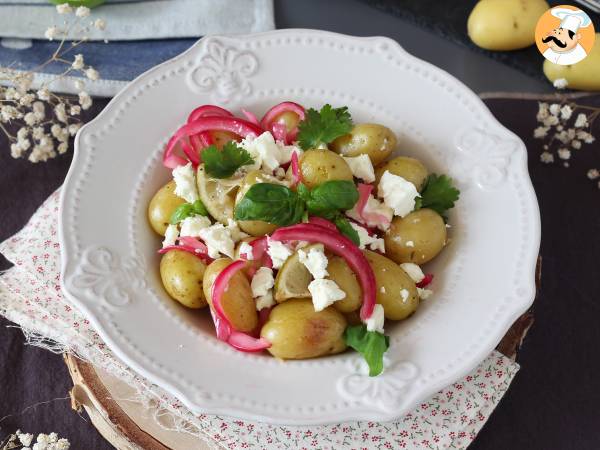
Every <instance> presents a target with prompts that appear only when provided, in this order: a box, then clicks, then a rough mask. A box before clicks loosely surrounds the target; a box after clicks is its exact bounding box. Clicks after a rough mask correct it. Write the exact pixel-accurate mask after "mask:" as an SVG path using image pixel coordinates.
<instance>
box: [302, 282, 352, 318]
mask: <svg viewBox="0 0 600 450" xmlns="http://www.w3.org/2000/svg"><path fill="white" fill-rule="evenodd" d="M308 291H309V292H310V295H312V302H313V306H314V308H315V311H323V310H324V309H325V308H327V307H328V306H329V305H332V304H333V303H335V302H337V301H338V300H341V299H343V298H345V297H346V293H345V292H344V291H342V290H341V289H340V288H339V286H338V285H337V284H336V282H335V281H333V280H328V279H326V278H322V279H320V280H313V281H311V282H310V284H309V285H308Z"/></svg>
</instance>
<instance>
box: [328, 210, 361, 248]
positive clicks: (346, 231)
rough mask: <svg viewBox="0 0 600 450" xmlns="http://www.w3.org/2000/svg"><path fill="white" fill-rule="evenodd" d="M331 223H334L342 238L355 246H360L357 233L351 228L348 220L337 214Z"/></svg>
mask: <svg viewBox="0 0 600 450" xmlns="http://www.w3.org/2000/svg"><path fill="white" fill-rule="evenodd" d="M333 223H335V226H336V227H337V229H338V230H340V233H342V234H343V235H344V236H346V237H347V238H348V239H350V240H351V241H352V242H354V244H355V245H357V246H359V245H360V238H359V237H358V231H356V230H355V229H354V228H352V225H350V221H349V220H348V219H346V218H345V217H344V216H342V215H341V214H338V216H337V217H336V218H335V219H334V220H333Z"/></svg>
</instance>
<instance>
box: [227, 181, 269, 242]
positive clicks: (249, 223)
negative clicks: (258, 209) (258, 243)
mask: <svg viewBox="0 0 600 450" xmlns="http://www.w3.org/2000/svg"><path fill="white" fill-rule="evenodd" d="M257 183H274V184H279V182H278V181H277V179H276V178H274V177H271V176H269V175H267V174H265V173H263V172H261V171H260V170H253V171H251V172H248V174H246V176H245V177H244V181H242V185H241V187H240V190H239V191H238V193H237V195H236V198H235V203H236V205H237V204H238V203H239V202H240V201H241V200H242V199H243V198H244V195H246V192H248V190H249V189H250V188H251V187H252V186H253V185H255V184H257ZM238 225H239V227H240V229H241V230H242V231H245V232H246V233H248V234H250V235H252V236H264V235H265V234H271V233H272V232H273V231H275V229H276V228H277V225H273V224H271V223H268V222H264V221H262V220H240V221H239V222H238Z"/></svg>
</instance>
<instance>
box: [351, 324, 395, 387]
mask: <svg viewBox="0 0 600 450" xmlns="http://www.w3.org/2000/svg"><path fill="white" fill-rule="evenodd" d="M344 340H345V341H346V345H348V346H349V347H352V348H353V349H354V350H356V351H357V352H358V353H360V354H361V355H363V357H364V358H365V361H366V362H367V364H368V365H369V376H370V377H375V376H377V375H379V374H380V373H381V372H383V354H384V353H385V352H386V351H387V349H388V348H389V347H390V338H389V337H388V336H385V335H384V334H382V333H379V332H377V331H368V330H367V326H366V325H364V324H363V325H355V326H350V327H348V328H346V331H344Z"/></svg>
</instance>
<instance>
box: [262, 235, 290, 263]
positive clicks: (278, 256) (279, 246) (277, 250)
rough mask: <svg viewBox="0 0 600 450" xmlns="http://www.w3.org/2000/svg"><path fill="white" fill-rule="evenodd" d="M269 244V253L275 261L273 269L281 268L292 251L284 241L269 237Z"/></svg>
mask: <svg viewBox="0 0 600 450" xmlns="http://www.w3.org/2000/svg"><path fill="white" fill-rule="evenodd" d="M267 246H268V248H267V253H268V254H269V256H270V257H271V261H272V262H273V269H280V268H281V266H282V265H283V263H284V262H285V260H286V259H288V258H289V257H290V256H291V255H292V251H291V250H290V249H289V247H288V246H287V245H285V244H284V243H283V242H280V241H274V240H272V239H271V238H267Z"/></svg>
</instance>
